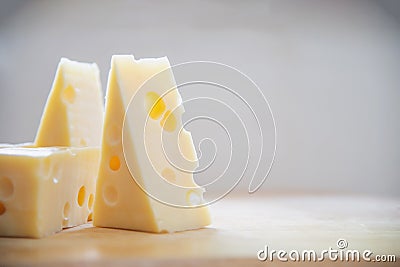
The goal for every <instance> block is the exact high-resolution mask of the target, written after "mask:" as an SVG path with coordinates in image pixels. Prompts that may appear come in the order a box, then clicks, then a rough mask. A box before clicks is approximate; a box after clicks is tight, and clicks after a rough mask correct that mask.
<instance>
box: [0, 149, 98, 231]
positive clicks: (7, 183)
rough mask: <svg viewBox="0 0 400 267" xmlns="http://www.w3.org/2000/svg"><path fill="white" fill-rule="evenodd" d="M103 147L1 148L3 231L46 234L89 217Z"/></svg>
mask: <svg viewBox="0 0 400 267" xmlns="http://www.w3.org/2000/svg"><path fill="white" fill-rule="evenodd" d="M99 158H100V148H94V147H93V148H57V147H51V148H23V147H9V148H1V149H0V236H19V237H34V238H39V237H44V236H48V235H50V234H53V233H55V232H58V231H60V230H61V229H62V228H65V227H72V226H76V225H79V224H82V223H85V222H87V221H88V219H90V218H91V216H92V215H91V214H92V205H93V198H94V193H95V185H96V177H97V172H98V166H99Z"/></svg>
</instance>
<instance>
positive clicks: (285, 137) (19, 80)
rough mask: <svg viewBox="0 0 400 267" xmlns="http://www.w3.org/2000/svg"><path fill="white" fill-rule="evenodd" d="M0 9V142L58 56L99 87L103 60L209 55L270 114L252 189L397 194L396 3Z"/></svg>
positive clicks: (41, 94)
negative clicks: (267, 144) (254, 91)
mask: <svg viewBox="0 0 400 267" xmlns="http://www.w3.org/2000/svg"><path fill="white" fill-rule="evenodd" d="M0 10H1V11H0V125H1V126H0V143H1V142H2V143H4V142H13V143H17V142H24V141H31V140H33V138H34V136H35V131H36V128H37V126H38V124H39V120H40V115H41V113H42V110H43V106H44V103H45V101H46V97H47V94H48V92H49V90H50V87H51V83H52V81H53V77H54V74H55V70H56V67H57V63H58V61H59V59H60V57H68V58H70V59H73V60H79V61H87V62H97V63H98V65H99V67H100V70H101V75H102V83H103V90H105V88H106V80H107V74H108V68H109V62H110V58H111V55H113V54H134V55H135V57H137V58H142V57H160V56H168V57H169V59H170V61H171V63H172V64H177V63H182V62H186V61H190V60H211V61H218V62H222V63H225V64H228V65H231V66H233V67H235V68H238V69H239V70H241V71H243V72H244V73H246V74H247V75H249V76H250V77H251V78H252V79H253V80H254V81H255V82H256V83H257V84H258V85H259V87H260V88H261V90H262V91H263V93H264V95H265V96H266V97H267V98H268V100H269V102H270V104H271V107H272V110H273V111H274V114H275V119H276V123H277V130H278V150H277V158H276V162H275V165H274V167H273V169H272V172H271V174H270V176H269V178H268V180H267V182H266V183H265V184H264V186H263V187H262V190H263V191H313V192H355V193H366V194H381V195H397V196H399V188H400V141H399V136H400V116H399V115H400V105H399V103H400V23H399V14H400V13H399V4H398V2H396V1H376V2H375V1H155V2H152V3H148V2H146V1H138V2H135V1H8V2H7V1H2V2H1V3H0ZM186 109H187V110H189V109H190V107H186ZM206 132H207V128H204V129H203V130H202V129H200V130H197V131H196V132H194V133H193V135H194V137H195V140H197V139H198V138H199V137H201V136H203V135H205V134H206ZM247 183H248V179H247ZM247 183H241V187H242V188H243V189H245V188H247Z"/></svg>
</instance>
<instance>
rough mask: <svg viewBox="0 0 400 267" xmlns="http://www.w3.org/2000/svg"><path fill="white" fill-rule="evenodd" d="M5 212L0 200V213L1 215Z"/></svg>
mask: <svg viewBox="0 0 400 267" xmlns="http://www.w3.org/2000/svg"><path fill="white" fill-rule="evenodd" d="M5 212H6V206H4V204H3V202H1V201H0V215H3V214H4V213H5Z"/></svg>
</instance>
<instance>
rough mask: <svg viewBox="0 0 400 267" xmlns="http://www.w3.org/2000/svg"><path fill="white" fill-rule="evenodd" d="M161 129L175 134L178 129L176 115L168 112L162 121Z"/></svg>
mask: <svg viewBox="0 0 400 267" xmlns="http://www.w3.org/2000/svg"><path fill="white" fill-rule="evenodd" d="M160 125H161V127H163V128H164V130H166V131H167V132H173V131H174V130H175V128H176V118H175V116H174V114H173V113H172V112H171V111H170V110H167V111H166V112H165V114H164V117H163V118H162V120H161V121H160Z"/></svg>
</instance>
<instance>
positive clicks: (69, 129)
mask: <svg viewBox="0 0 400 267" xmlns="http://www.w3.org/2000/svg"><path fill="white" fill-rule="evenodd" d="M103 114H104V104H103V93H102V90H101V85H100V78H99V69H98V67H97V65H96V64H94V63H93V64H89V63H81V62H75V61H70V60H68V59H66V58H62V59H61V61H60V63H59V65H58V68H57V72H56V77H55V79H54V82H53V87H52V89H51V92H50V94H49V97H48V99H47V103H46V107H45V109H44V112H43V115H42V119H41V122H40V125H39V128H38V131H37V134H36V139H35V146H37V147H44V146H73V147H82V146H100V142H101V132H102V126H103Z"/></svg>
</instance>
